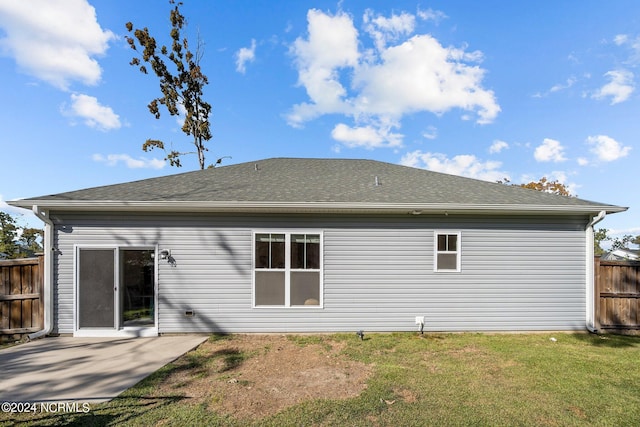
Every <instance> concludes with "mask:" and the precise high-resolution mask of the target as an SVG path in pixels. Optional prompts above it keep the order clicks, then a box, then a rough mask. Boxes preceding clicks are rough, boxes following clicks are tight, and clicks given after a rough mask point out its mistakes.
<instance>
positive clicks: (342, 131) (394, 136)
mask: <svg viewBox="0 0 640 427" xmlns="http://www.w3.org/2000/svg"><path fill="white" fill-rule="evenodd" d="M331 137H332V138H333V139H335V140H336V141H338V142H341V143H343V144H344V145H346V146H347V147H349V148H355V147H363V148H367V149H372V148H380V147H400V146H401V145H402V137H403V135H401V134H398V133H392V132H391V128H382V127H374V126H360V127H349V126H347V125H345V124H344V123H339V124H337V125H336V126H335V127H334V128H333V130H332V131H331Z"/></svg>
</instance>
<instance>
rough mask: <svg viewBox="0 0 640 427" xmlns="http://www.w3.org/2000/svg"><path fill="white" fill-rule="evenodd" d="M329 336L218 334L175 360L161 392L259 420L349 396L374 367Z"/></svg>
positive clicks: (360, 388)
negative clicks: (304, 404)
mask: <svg viewBox="0 0 640 427" xmlns="http://www.w3.org/2000/svg"><path fill="white" fill-rule="evenodd" d="M343 348H344V343H341V342H340V341H337V340H333V339H331V338H330V337H325V336H283V335H233V336H230V337H223V338H220V339H212V340H209V341H207V342H205V343H203V344H202V345H201V346H200V347H198V349H197V350H195V351H194V352H192V353H190V354H188V355H187V356H186V357H183V358H181V359H179V360H178V361H176V362H175V369H174V370H173V371H172V372H171V373H170V374H169V375H168V376H167V377H166V378H165V379H164V380H163V381H162V383H161V384H160V386H159V387H158V389H157V393H158V395H167V394H176V393H178V394H182V395H184V396H185V397H186V398H187V403H190V404H194V405H200V404H204V405H206V407H207V408H209V409H210V410H213V411H216V412H218V413H222V414H229V415H232V416H234V417H236V418H244V419H259V418H263V417H265V416H269V415H273V414H276V413H278V412H280V411H282V410H283V409H286V408H288V407H290V406H293V405H296V404H298V403H301V402H303V401H306V400H312V399H347V398H350V397H356V396H358V395H359V394H360V393H361V392H362V391H363V390H364V389H365V388H366V381H367V379H368V378H369V376H370V375H371V373H372V367H371V366H368V365H365V364H363V363H359V362H354V361H350V360H348V359H347V358H346V357H344V355H342V354H341V351H342V349H343Z"/></svg>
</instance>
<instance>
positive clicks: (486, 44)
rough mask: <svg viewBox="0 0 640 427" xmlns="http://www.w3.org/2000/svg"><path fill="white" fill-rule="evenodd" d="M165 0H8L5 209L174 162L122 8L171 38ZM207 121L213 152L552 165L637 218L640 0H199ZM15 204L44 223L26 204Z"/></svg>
mask: <svg viewBox="0 0 640 427" xmlns="http://www.w3.org/2000/svg"><path fill="white" fill-rule="evenodd" d="M169 10H170V5H169V4H168V2H166V3H165V2H163V1H159V0H153V1H151V0H137V1H135V2H130V1H123V0H30V1H28V2H27V1H24V0H3V1H2V2H0V73H1V75H2V79H0V93H2V95H3V101H4V103H5V107H4V108H3V109H2V113H1V114H0V126H1V128H2V134H1V136H0V146H1V148H2V150H1V152H2V156H3V161H2V165H1V166H0V209H2V210H4V211H8V212H10V213H17V211H16V210H15V209H13V208H11V207H9V206H7V205H6V201H7V200H13V199H18V198H23V197H34V196H40V195H45V194H51V193H59V192H64V191H70V190H75V189H80V188H87V187H93V186H100V185H107V184H113V183H119V182H126V181H132V180H138V179H145V178H151V177H156V176H161V175H167V174H174V173H179V172H186V171H190V170H195V169H197V167H198V166H197V165H198V163H197V157H196V156H191V157H187V158H184V159H183V165H184V167H182V168H181V169H177V168H172V167H170V166H169V165H168V164H165V162H164V161H163V157H164V156H163V153H162V152H157V151H156V152H150V153H145V152H143V151H142V150H141V145H142V144H143V143H144V141H145V140H146V139H147V138H153V139H161V140H163V141H165V142H166V143H171V144H173V147H174V148H177V149H180V150H185V149H188V148H189V146H188V143H189V140H188V139H187V137H185V136H184V135H183V134H182V133H181V131H180V124H179V121H178V120H177V119H176V118H175V117H171V116H169V115H168V114H166V113H164V114H163V115H162V117H161V118H160V119H159V120H156V119H155V118H154V117H153V116H152V115H151V114H150V113H149V112H148V110H147V107H146V106H147V103H148V102H149V101H150V100H151V99H153V98H155V97H157V96H158V95H159V90H158V82H157V79H156V78H155V77H154V76H151V75H147V76H145V75H142V74H141V73H139V72H138V71H137V70H136V69H135V68H133V67H131V66H130V65H129V61H130V59H131V57H132V54H133V52H132V51H131V49H130V48H129V47H128V46H127V44H126V41H125V39H124V36H125V35H126V29H125V23H126V22H128V21H131V22H133V24H134V27H135V28H140V27H148V28H149V30H150V32H151V34H152V35H153V36H155V37H156V39H158V41H159V42H164V43H167V42H168V32H169V28H170V24H169V21H168V15H169ZM181 10H182V13H183V14H184V15H185V16H186V18H187V20H188V28H187V32H186V35H187V37H188V38H189V39H190V41H191V42H192V43H195V41H196V39H197V36H198V34H199V37H200V38H201V40H202V41H203V42H204V57H203V59H202V62H201V65H202V67H203V71H204V73H205V74H206V75H207V76H208V78H209V81H210V84H209V85H208V86H207V88H206V92H205V97H206V100H207V101H208V102H210V103H211V104H212V105H213V115H212V117H211V123H212V131H213V139H212V140H211V141H210V142H209V149H210V151H209V152H208V153H207V156H208V157H207V163H212V162H214V161H215V160H216V159H217V158H219V157H223V156H231V158H230V159H229V158H225V159H224V163H223V164H227V165H228V164H234V163H240V162H245V161H252V160H257V159H261V158H268V157H282V156H288V157H329V158H331V157H335V158H368V159H375V160H381V161H386V162H390V163H398V164H405V165H411V166H415V167H420V168H427V169H431V170H435V171H439V172H446V173H451V174H457V175H463V176H468V177H473V178H478V179H484V180H488V181H496V180H499V179H504V178H508V179H509V180H510V181H511V182H512V183H516V184H520V183H526V182H530V181H537V180H538V179H540V178H541V177H543V176H545V177H547V178H549V179H557V180H559V181H561V182H563V183H564V184H565V185H567V186H569V188H570V190H571V191H572V193H573V194H577V195H578V197H580V198H583V199H588V200H594V201H598V202H604V203H611V204H617V205H621V206H628V207H630V209H629V211H628V212H625V213H621V214H616V215H612V216H610V217H607V218H606V219H605V221H604V222H602V223H600V225H599V226H601V227H605V228H608V229H611V230H612V233H613V234H634V235H636V234H640V214H638V211H637V210H636V209H637V207H638V206H640V191H638V189H637V178H636V177H635V175H636V174H635V171H636V169H635V167H638V166H640V146H639V145H638V143H637V139H638V135H640V120H639V119H638V112H639V111H640V108H639V107H640V96H639V91H638V90H636V89H637V86H638V84H639V82H640V67H639V66H640V25H639V24H640V22H639V20H640V2H637V1H631V0H630V1H612V2H603V1H592V0H581V1H579V2H578V1H564V2H556V1H553V2H552V1H544V2H540V1H518V2H514V1H507V0H504V1H481V2H478V1H471V0H469V1H417V2H416V1H402V0H397V1H394V2H388V1H371V0H368V1H354V0H343V1H339V2H335V1H334V2H329V1H314V2H305V1H290V2H282V1H280V2H279V1H275V0H273V1H216V2H212V1H193V0H185V4H184V6H183V7H182V9H181ZM20 221H21V222H22V223H29V224H34V225H38V224H39V222H38V221H37V220H36V219H35V218H34V217H33V216H32V215H30V214H29V213H24V215H23V216H22V218H21V220H20Z"/></svg>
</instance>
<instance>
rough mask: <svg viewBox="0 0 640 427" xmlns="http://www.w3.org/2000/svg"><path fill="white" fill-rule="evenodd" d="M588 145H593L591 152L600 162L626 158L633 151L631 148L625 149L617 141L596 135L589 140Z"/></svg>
mask: <svg viewBox="0 0 640 427" xmlns="http://www.w3.org/2000/svg"><path fill="white" fill-rule="evenodd" d="M587 144H589V145H591V149H590V150H589V151H591V152H592V153H593V154H595V155H596V157H597V158H598V160H600V161H603V162H612V161H614V160H618V159H620V158H622V157H626V156H627V155H628V154H629V151H631V147H628V146H627V147H625V146H623V145H622V144H620V143H619V142H618V141H616V140H615V139H613V138H611V137H609V136H606V135H595V136H590V137H588V138H587Z"/></svg>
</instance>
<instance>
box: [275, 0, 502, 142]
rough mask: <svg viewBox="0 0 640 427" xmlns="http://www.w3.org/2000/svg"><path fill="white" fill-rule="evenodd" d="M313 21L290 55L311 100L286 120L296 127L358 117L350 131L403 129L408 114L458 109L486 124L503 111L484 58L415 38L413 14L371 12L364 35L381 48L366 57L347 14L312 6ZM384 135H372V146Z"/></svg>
mask: <svg viewBox="0 0 640 427" xmlns="http://www.w3.org/2000/svg"><path fill="white" fill-rule="evenodd" d="M307 20H308V35H307V37H306V38H302V37H300V38H298V39H297V40H296V41H295V43H294V44H293V45H292V47H291V50H290V52H291V54H292V55H293V56H294V62H295V65H296V67H297V70H298V83H299V84H300V85H301V86H303V87H304V88H305V89H306V92H307V95H308V98H309V101H308V102H303V103H300V104H296V105H294V106H293V107H292V109H291V111H290V112H289V113H288V115H287V121H288V123H289V125H291V126H294V127H300V126H302V125H303V124H304V123H305V122H307V121H309V120H313V119H315V118H317V117H319V116H322V115H325V114H341V115H344V116H347V117H351V118H352V119H353V120H354V125H353V126H351V127H352V128H367V127H376V126H382V127H383V128H384V127H385V126H387V125H386V124H388V123H394V124H396V125H397V126H398V127H399V126H400V123H401V119H402V117H403V116H404V115H407V114H412V113H416V112H423V111H427V112H431V113H434V114H437V115H440V114H444V113H446V112H447V111H449V110H451V109H454V108H458V109H462V110H463V111H466V112H468V113H469V112H470V113H474V114H475V115H477V118H476V121H477V122H478V123H480V124H485V123H490V122H492V121H493V120H494V119H495V118H496V116H497V115H498V113H499V112H500V106H499V105H498V103H497V101H496V98H495V95H494V93H493V91H491V90H487V89H484V88H483V87H482V79H483V78H484V74H485V70H483V69H482V68H480V67H479V66H478V62H480V61H481V60H482V53H481V52H479V51H475V52H467V51H466V50H465V49H464V48H454V47H444V46H442V45H441V44H440V43H439V42H438V40H436V39H435V38H433V37H432V36H430V35H426V34H423V35H413V36H411V34H412V33H413V31H414V29H415V17H414V16H413V15H410V14H408V13H406V12H402V13H400V14H393V15H391V17H383V16H380V15H375V14H374V13H373V12H372V11H370V10H368V11H367V12H366V13H365V16H364V23H365V33H366V34H368V35H369V36H371V38H372V39H373V43H374V47H375V48H373V49H365V50H363V51H362V52H361V51H360V50H359V46H363V45H364V40H362V38H361V37H360V35H359V33H358V31H357V30H356V29H355V27H354V24H353V19H352V18H351V17H350V16H349V15H347V14H346V13H344V12H338V13H337V14H336V15H328V14H325V13H323V12H321V11H318V10H315V9H312V10H310V11H309V12H308V14H307ZM347 82H348V83H349V84H347ZM345 126H346V125H345ZM383 130H384V129H383ZM379 133H380V132H378V133H376V132H371V136H372V138H373V139H372V140H371V144H376V138H377V136H376V135H378V134H379Z"/></svg>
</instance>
